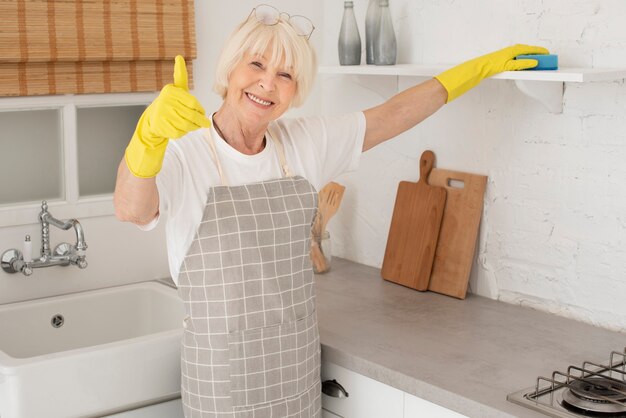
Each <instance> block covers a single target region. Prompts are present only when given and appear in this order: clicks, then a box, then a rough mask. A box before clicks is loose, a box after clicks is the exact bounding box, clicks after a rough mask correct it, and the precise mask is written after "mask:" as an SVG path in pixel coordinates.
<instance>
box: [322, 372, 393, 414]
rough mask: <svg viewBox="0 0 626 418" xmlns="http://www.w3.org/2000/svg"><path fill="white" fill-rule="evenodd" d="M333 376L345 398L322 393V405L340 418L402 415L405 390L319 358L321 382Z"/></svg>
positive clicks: (331, 378)
mask: <svg viewBox="0 0 626 418" xmlns="http://www.w3.org/2000/svg"><path fill="white" fill-rule="evenodd" d="M333 379H334V380H336V381H337V382H338V383H339V384H341V386H343V388H344V389H345V390H346V392H348V397H347V398H333V397H331V396H328V395H325V394H322V407H323V408H324V409H325V410H327V411H328V412H332V413H334V414H336V415H339V416H340V417H343V418H380V417H385V418H402V416H403V408H404V404H403V403H404V392H402V391H401V390H398V389H395V388H392V387H391V386H388V385H385V384H384V383H380V382H378V381H376V380H374V379H370V378H369V377H365V376H363V375H360V374H358V373H355V372H353V371H351V370H348V369H345V368H343V367H341V366H337V365H336V364H333V363H329V362H326V361H322V382H324V381H326V380H333Z"/></svg>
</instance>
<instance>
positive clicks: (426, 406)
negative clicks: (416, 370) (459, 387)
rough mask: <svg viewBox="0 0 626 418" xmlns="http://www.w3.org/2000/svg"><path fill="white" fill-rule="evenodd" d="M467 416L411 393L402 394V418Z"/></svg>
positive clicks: (461, 417)
mask: <svg viewBox="0 0 626 418" xmlns="http://www.w3.org/2000/svg"><path fill="white" fill-rule="evenodd" d="M421 417H429V418H467V417H465V415H462V414H459V413H458V412H454V411H451V410H449V409H447V408H444V407H443V406H439V405H437V404H434V403H432V402H428V401H426V400H424V399H421V398H418V397H417V396H413V395H411V394H408V393H405V394H404V418H421Z"/></svg>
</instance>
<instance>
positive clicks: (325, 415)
mask: <svg viewBox="0 0 626 418" xmlns="http://www.w3.org/2000/svg"><path fill="white" fill-rule="evenodd" d="M322 418H343V417H340V416H339V415H337V414H333V413H332V412H330V411H327V410H325V409H324V408H322Z"/></svg>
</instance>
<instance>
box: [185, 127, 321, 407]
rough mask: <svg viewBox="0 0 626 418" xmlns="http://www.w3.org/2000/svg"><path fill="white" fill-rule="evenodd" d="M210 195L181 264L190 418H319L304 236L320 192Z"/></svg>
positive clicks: (286, 183)
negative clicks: (185, 315) (185, 314)
mask: <svg viewBox="0 0 626 418" xmlns="http://www.w3.org/2000/svg"><path fill="white" fill-rule="evenodd" d="M205 133H206V135H205V136H206V138H207V141H208V143H209V146H210V148H211V150H212V154H213V158H214V159H215V163H216V165H217V167H218V170H219V172H220V177H221V178H222V185H221V186H216V187H213V188H211V189H210V191H209V193H208V197H207V201H206V205H205V207H204V214H203V216H202V221H201V222H200V225H199V226H198V229H197V232H196V235H195V237H194V239H193V242H192V243H191V245H190V247H189V250H188V252H187V255H186V257H185V259H184V261H183V263H182V266H181V269H180V275H179V277H178V281H179V284H178V288H179V294H180V296H181V298H182V299H183V301H184V304H185V309H186V313H187V317H186V318H185V321H184V326H185V329H184V333H183V340H182V349H181V371H182V382H181V389H182V403H183V409H184V412H185V417H186V418H206V417H253V418H261V417H320V415H321V388H320V341H319V332H318V329H317V316H316V312H315V301H314V298H315V294H314V288H313V272H312V269H311V261H310V258H309V249H310V242H309V239H310V230H311V224H312V220H313V217H314V215H315V212H316V208H317V193H316V191H315V189H314V187H313V186H312V185H311V184H310V183H309V182H308V181H307V180H306V179H304V178H302V177H299V176H291V175H290V173H289V168H288V166H287V164H286V163H285V157H284V151H283V149H282V144H281V143H280V141H278V140H276V139H274V138H275V136H273V135H272V136H271V138H272V140H273V141H274V143H275V145H276V149H277V150H278V155H279V158H280V161H281V165H282V167H283V171H284V174H285V177H283V178H279V179H276V180H268V181H263V182H259V183H252V184H246V185H242V186H227V185H225V177H224V174H223V173H222V170H221V166H220V164H219V160H218V157H217V153H216V151H215V144H214V143H213V140H212V138H211V135H210V132H209V131H208V130H206V131H205Z"/></svg>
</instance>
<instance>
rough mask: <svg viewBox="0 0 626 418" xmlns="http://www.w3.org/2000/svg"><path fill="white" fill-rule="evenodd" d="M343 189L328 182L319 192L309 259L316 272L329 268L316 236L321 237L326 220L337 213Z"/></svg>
mask: <svg viewBox="0 0 626 418" xmlns="http://www.w3.org/2000/svg"><path fill="white" fill-rule="evenodd" d="M344 190H345V187H344V186H342V185H340V184H338V183H334V182H330V183H328V184H327V185H326V186H324V187H323V188H322V190H320V192H319V198H318V212H317V216H316V217H315V221H314V222H313V227H312V228H311V234H312V235H313V237H312V239H311V261H312V262H313V271H315V272H316V273H324V272H326V271H328V269H329V266H328V264H327V263H326V259H325V258H324V254H322V249H321V248H320V246H319V243H318V242H317V241H316V237H317V239H321V237H322V235H323V234H324V231H326V225H327V224H328V220H329V219H330V218H331V217H332V216H333V215H334V214H335V213H337V209H338V208H339V204H340V203H341V199H342V198H343V192H344Z"/></svg>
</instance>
